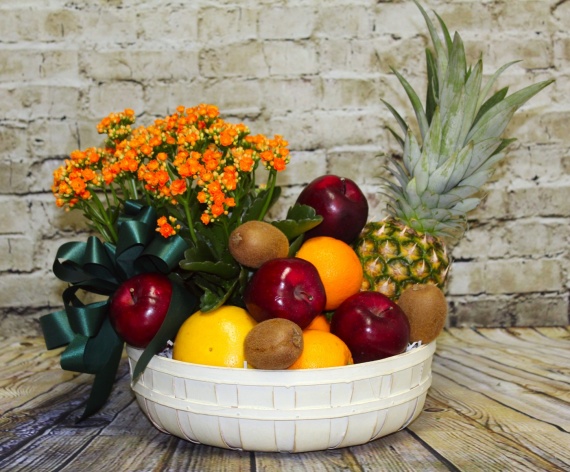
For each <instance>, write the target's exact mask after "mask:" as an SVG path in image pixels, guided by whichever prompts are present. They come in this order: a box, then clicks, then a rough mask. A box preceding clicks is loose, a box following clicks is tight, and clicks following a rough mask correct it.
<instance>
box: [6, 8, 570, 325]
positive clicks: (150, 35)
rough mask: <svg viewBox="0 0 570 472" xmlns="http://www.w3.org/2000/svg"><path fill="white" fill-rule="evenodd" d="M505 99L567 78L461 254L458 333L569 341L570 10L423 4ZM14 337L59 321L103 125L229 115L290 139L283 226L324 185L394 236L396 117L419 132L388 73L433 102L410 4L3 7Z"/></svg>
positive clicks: (533, 124) (454, 318)
mask: <svg viewBox="0 0 570 472" xmlns="http://www.w3.org/2000/svg"><path fill="white" fill-rule="evenodd" d="M424 6H426V7H427V8H428V9H435V10H436V11H437V12H438V13H439V14H440V15H441V16H442V17H443V18H444V19H445V21H446V22H447V24H448V26H449V27H450V29H451V30H452V32H453V31H454V30H459V31H460V33H461V35H462V37H463V38H464V41H465V43H466V48H467V51H468V54H469V56H470V57H471V58H472V59H475V58H477V57H478V56H479V54H480V53H483V57H484V62H485V72H486V74H487V75H489V74H491V73H492V72H493V71H494V70H495V69H496V68H497V67H499V66H500V65H502V64H504V63H506V62H508V61H511V60H515V59H522V62H521V63H519V64H517V65H515V66H513V67H512V68H510V69H509V70H508V71H507V72H506V73H505V74H504V77H503V78H501V81H500V85H506V84H510V85H511V87H512V90H516V89H518V88H522V87H524V86H526V85H528V84H530V83H533V82H537V81H539V80H545V79H547V78H550V77H554V78H556V83H555V84H553V85H552V86H550V87H549V88H548V89H546V90H545V91H543V92H542V93H541V94H539V95H538V96H536V97H534V98H533V99H532V100H531V101H530V102H529V103H528V104H526V105H525V106H524V107H523V109H522V110H520V111H519V112H518V113H517V115H516V116H515V118H514V119H513V121H512V123H511V124H510V126H509V129H508V133H509V135H511V136H515V137H517V138H518V141H517V142H516V143H515V144H514V145H513V146H512V148H511V151H510V154H509V156H508V158H507V160H506V161H505V162H503V163H502V164H501V165H500V167H499V168H498V170H497V172H496V174H495V176H494V177H493V181H492V182H491V183H490V184H489V185H488V186H487V188H486V189H485V192H486V199H485V201H484V202H483V204H482V205H481V206H480V207H479V208H478V209H477V210H475V211H474V212H473V213H472V214H471V215H470V230H469V231H468V233H467V234H466V235H465V237H464V239H463V240H462V241H461V242H460V243H459V244H458V245H457V246H456V247H455V248H454V249H453V256H454V258H455V260H456V261H455V263H454V266H453V269H452V275H451V280H450V283H449V286H448V295H449V300H450V304H451V308H452V309H451V313H450V319H449V322H450V324H451V325H454V326H461V325H473V324H475V325H485V326H510V325H519V326H523V325H565V324H568V311H569V303H568V290H569V288H570V255H569V251H568V247H569V243H570V224H569V223H570V133H569V127H568V122H569V120H570V104H569V102H568V93H569V91H570V34H569V33H568V25H569V24H570V2H560V1H558V0H533V1H530V0H529V1H526V0H517V1H516V2H509V1H506V0H485V1H480V0H425V1H424ZM0 31H1V34H0V222H1V223H0V251H2V255H3V257H2V258H0V328H1V329H2V332H7V331H9V332H29V331H30V330H34V329H36V330H37V327H38V325H37V318H38V316H40V315H41V314H44V313H47V312H50V311H53V310H55V309H59V307H60V298H59V296H60V292H61V289H62V288H63V287H62V284H61V283H60V282H58V281H57V280H56V279H55V277H54V276H53V275H52V273H51V264H52V262H53V257H54V256H55V253H56V251H57V248H58V247H59V246H60V245H61V244H62V243H63V242H66V241H74V240H84V239H85V237H86V235H87V234H88V233H87V226H86V224H85V221H84V220H83V219H82V217H81V216H80V215H79V214H78V213H74V212H71V213H65V212H63V211H62V210H60V209H57V208H56V207H55V205H54V203H53V198H52V196H51V193H50V186H51V173H52V172H53V170H54V169H55V168H56V167H58V166H59V165H60V164H61V162H62V160H63V159H64V158H65V157H66V156H67V155H68V154H69V152H71V151H72V150H74V149H76V148H77V147H87V146H91V145H97V144H99V143H100V137H99V136H98V134H97V132H96V130H95V124H96V123H97V122H98V121H99V120H100V119H101V118H102V117H103V116H105V115H107V114H108V113H109V112H111V111H117V110H121V109H123V108H125V107H129V108H133V109H134V110H135V111H136V112H137V114H138V115H141V119H140V120H139V122H145V121H150V120H151V119H152V117H153V116H157V115H164V114H165V113H170V112H172V111H173V109H174V108H175V107H176V106H177V105H181V104H183V105H187V106H192V105H195V104H197V103H200V102H208V103H214V104H216V105H218V106H219V107H220V109H221V110H222V111H223V113H224V115H225V116H227V117H228V118H230V119H235V120H241V121H244V122H246V123H247V124H249V125H250V126H251V127H252V128H253V130H254V131H255V132H261V133H267V134H274V133H280V134H283V135H284V136H285V137H286V138H287V139H288V140H289V143H290V148H291V151H292V156H293V161H292V163H291V165H290V168H289V169H288V171H287V172H286V173H285V174H282V175H280V176H279V183H280V184H281V185H283V187H284V188H283V198H282V201H281V204H280V206H279V208H277V209H275V210H274V216H281V215H282V214H283V212H284V210H285V209H286V208H287V207H288V206H289V205H290V204H292V203H293V202H294V200H295V198H296V196H297V194H298V192H299V191H300V189H301V188H302V186H303V185H304V184H306V183H307V182H308V181H310V180H311V179H312V178H314V177H317V176H319V175H322V174H324V173H327V172H330V173H336V174H339V175H344V176H346V177H350V178H352V179H354V180H356V181H357V182H359V183H360V184H361V186H362V188H363V189H364V190H365V192H366V193H367V195H368V197H369V201H370V206H371V216H372V217H374V218H381V217H382V216H383V214H384V205H385V200H384V199H383V197H382V196H381V195H380V194H379V192H378V191H379V187H380V182H381V177H383V176H385V175H386V174H385V170H384V169H383V165H384V164H385V160H384V158H381V157H380V158H379V157H377V156H378V154H380V153H385V154H387V155H389V154H390V153H394V152H398V147H397V144H396V143H395V142H394V140H393V139H392V138H391V136H390V134H389V133H388V132H387V130H386V128H385V126H386V125H387V124H393V122H392V120H391V117H390V114H389V112H388V111H387V110H386V108H385V107H384V106H383V105H382V103H381V99H386V100H388V101H389V102H391V103H392V104H393V105H394V106H395V107H396V108H397V109H398V110H400V111H402V112H404V113H405V114H406V115H408V116H410V115H411V110H410V107H409V105H408V103H407V98H406V97H405V94H404V93H403V91H402V90H401V87H400V85H399V83H398V81H397V80H396V79H395V77H394V75H393V74H392V73H391V72H390V66H394V67H396V68H397V69H399V70H400V71H402V72H403V73H404V74H405V76H406V77H407V78H408V80H409V81H410V82H411V83H412V85H413V86H414V87H416V88H417V89H418V91H420V93H421V94H423V93H424V92H423V91H424V90H425V65H424V47H425V45H426V44H427V36H426V30H425V26H424V23H423V19H422V18H421V15H420V13H419V12H418V11H417V9H416V8H415V6H414V5H413V3H412V2H411V1H408V0H399V1H396V0H395V1H387V0H385V1H380V2H377V1H373V0H353V1H350V0H329V1H327V2H323V1H320V0H289V1H286V2H281V1H277V0H241V1H233V2H230V1H226V0H196V1H193V2H162V1H161V0H149V1H146V2H139V1H135V0H114V1H101V0H87V1H83V2H65V1H63V0H3V1H2V2H1V3H0Z"/></svg>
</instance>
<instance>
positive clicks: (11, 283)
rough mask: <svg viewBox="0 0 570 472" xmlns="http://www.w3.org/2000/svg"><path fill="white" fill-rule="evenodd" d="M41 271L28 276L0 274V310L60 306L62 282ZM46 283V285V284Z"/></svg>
mask: <svg viewBox="0 0 570 472" xmlns="http://www.w3.org/2000/svg"><path fill="white" fill-rule="evenodd" d="M53 279H54V276H53V275H51V274H47V273H45V272H43V271H38V272H33V273H30V274H12V273H8V274H2V277H0V309H2V308H12V309H14V308H15V309H18V308H24V307H29V306H32V307H33V306H36V307H38V306H39V307H45V306H58V304H61V291H62V290H63V288H65V285H63V284H62V282H60V281H58V280H57V279H55V280H54V281H53V283H52V280H53ZM46 282H47V283H46Z"/></svg>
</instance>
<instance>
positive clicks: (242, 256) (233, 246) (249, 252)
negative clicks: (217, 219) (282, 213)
mask: <svg viewBox="0 0 570 472" xmlns="http://www.w3.org/2000/svg"><path fill="white" fill-rule="evenodd" d="M229 249H230V253H231V255H232V256H233V257H234V259H235V260H236V261H238V262H239V263H240V264H243V265H244V266H246V267H251V268H253V269H257V268H259V267H260V266H261V265H262V264H263V263H264V262H267V261H269V260H271V259H276V258H278V257H287V255H288V254H289V240H288V239H287V236H285V234H283V232H282V231H280V230H279V229H277V228H276V227H275V226H273V225H272V224H269V223H266V222H264V221H247V222H245V223H243V224H242V225H240V226H238V227H237V228H236V229H234V230H233V231H232V233H231V234H230V240H229Z"/></svg>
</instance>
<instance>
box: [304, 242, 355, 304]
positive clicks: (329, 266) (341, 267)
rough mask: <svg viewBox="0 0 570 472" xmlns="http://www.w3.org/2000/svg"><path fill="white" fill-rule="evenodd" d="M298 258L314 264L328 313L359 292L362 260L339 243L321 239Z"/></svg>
mask: <svg viewBox="0 0 570 472" xmlns="http://www.w3.org/2000/svg"><path fill="white" fill-rule="evenodd" d="M297 257H299V258H301V259H305V260H307V261H309V262H312V263H313V265H314V266H315V267H316V268H317V271H318V273H319V275H320V277H321V280H322V282H323V285H324V287H325V293H326V295H327V304H326V306H325V310H334V309H336V308H338V307H339V305H340V304H341V303H342V302H343V301H344V300H346V299H347V298H348V297H350V296H351V295H354V294H355V293H357V292H359V291H360V287H361V285H362V279H363V270H362V264H361V263H360V259H359V258H358V256H357V255H356V252H354V249H352V248H351V247H350V246H349V245H348V244H346V243H345V242H344V241H341V240H340V239H335V238H331V237H329V236H319V237H316V238H311V239H308V240H307V241H305V242H304V243H303V244H302V246H301V248H300V249H299V251H298V252H297Z"/></svg>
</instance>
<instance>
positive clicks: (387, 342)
mask: <svg viewBox="0 0 570 472" xmlns="http://www.w3.org/2000/svg"><path fill="white" fill-rule="evenodd" d="M331 333H333V334H336V335H337V336H338V337H339V338H340V339H342V340H343V341H344V342H345V343H346V345H347V346H348V348H349V349H350V352H351V353H352V357H353V359H354V363H355V364H358V363H360V362H369V361H375V360H378V359H384V358H385V357H390V356H395V355H396V354H401V353H402V352H404V351H405V350H406V348H407V346H408V343H409V340H410V323H409V322H408V318H407V317H406V315H405V314H404V312H403V311H402V309H401V308H400V307H399V306H398V305H397V304H396V303H394V302H393V301H392V300H390V299H389V298H388V297H386V296H385V295H383V294H381V293H380V292H371V291H370V292H359V293H357V294H355V295H352V296H351V297H348V298H347V299H346V300H345V301H344V302H342V304H341V305H340V306H339V307H338V308H337V309H336V311H335V312H334V314H333V316H332V320H331Z"/></svg>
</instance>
